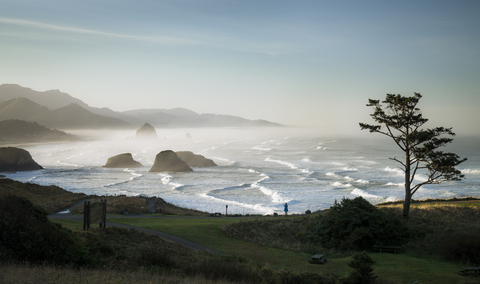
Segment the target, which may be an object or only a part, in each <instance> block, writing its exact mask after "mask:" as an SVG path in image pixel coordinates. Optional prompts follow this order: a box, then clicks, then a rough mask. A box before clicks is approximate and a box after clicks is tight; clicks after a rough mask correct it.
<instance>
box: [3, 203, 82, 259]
mask: <svg viewBox="0 0 480 284" xmlns="http://www.w3.org/2000/svg"><path fill="white" fill-rule="evenodd" d="M0 252H2V254H3V258H6V259H8V260H14V261H21V262H23V261H26V262H29V263H44V262H46V263H53V264H73V265H82V264H87V263H89V259H88V255H87V249H86V247H85V246H84V245H83V244H82V243H81V242H80V241H79V240H78V239H77V238H76V237H75V235H74V234H73V233H72V232H71V231H70V230H68V229H66V228H63V227H62V226H61V225H60V224H53V223H51V222H50V221H49V220H48V218H47V214H46V212H45V210H44V209H43V208H40V207H37V206H34V205H33V204H32V203H31V202H30V201H29V200H27V199H26V198H23V197H18V196H13V195H8V196H2V197H1V199H0Z"/></svg>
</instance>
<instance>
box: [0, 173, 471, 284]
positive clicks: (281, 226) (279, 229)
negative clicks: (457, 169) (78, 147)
mask: <svg viewBox="0 0 480 284" xmlns="http://www.w3.org/2000/svg"><path fill="white" fill-rule="evenodd" d="M1 181H2V182H5V181H6V182H5V183H2V185H1V186H0V189H1V190H0V193H2V194H1V197H0V198H1V200H2V201H3V202H4V203H5V204H17V205H16V206H19V207H22V208H23V209H20V208H17V209H15V210H10V209H11V208H10V207H8V206H13V205H8V206H7V205H6V206H3V205H2V206H0V211H1V210H3V209H4V208H10V209H9V210H6V209H5V210H3V213H2V214H6V215H2V218H1V220H2V222H6V221H5V220H10V219H11V218H17V219H15V220H16V221H15V222H14V223H25V224H31V223H28V222H29V221H28V222H27V219H30V220H37V221H38V222H37V223H42V224H44V226H45V228H49V229H48V230H45V231H44V234H45V236H50V235H51V236H57V235H61V236H63V238H64V239H65V240H73V242H74V244H75V246H77V248H78V249H77V250H72V251H77V253H76V255H73V256H72V252H70V254H68V256H69V257H68V260H65V259H64V260H61V258H58V257H57V258H52V257H50V258H47V259H43V260H41V259H35V258H32V257H33V256H29V257H23V258H22V259H17V260H15V259H8V260H7V259H6V258H7V256H9V255H10V254H8V253H6V252H7V249H5V247H6V246H5V241H3V240H4V239H2V243H3V244H4V245H3V246H0V247H1V249H0V250H1V252H2V254H1V258H3V261H2V262H1V264H0V279H3V282H1V283H28V282H30V281H32V282H35V283H67V282H68V283H150V282H151V283H192V282H195V283H356V282H355V281H356V280H355V279H360V278H362V277H363V276H365V277H368V279H370V280H373V279H375V280H374V283H413V282H415V281H417V280H418V281H420V282H422V283H424V282H428V281H430V282H435V283H475V280H476V279H475V278H465V277H462V276H459V275H457V274H456V272H457V271H458V269H459V267H460V266H466V265H477V264H478V263H479V256H478V255H477V252H478V251H480V250H479V249H478V245H479V241H478V239H479V238H478V236H479V235H480V227H479V225H478V222H477V220H478V218H479V217H480V207H478V206H456V205H433V206H432V205H429V204H430V203H427V204H424V205H420V206H412V217H411V218H410V220H409V222H408V223H405V222H403V221H402V210H401V204H385V205H378V206H372V205H371V204H369V203H368V202H366V201H365V200H364V199H361V198H358V199H354V200H349V199H344V200H342V201H340V202H338V203H335V204H334V205H333V206H332V208H331V209H330V210H325V211H321V212H315V213H316V214H311V215H309V216H292V217H289V218H285V217H273V216H270V217H268V216H265V217H248V218H246V217H243V218H202V219H198V218H185V219H183V218H130V217H129V218H123V217H122V216H121V215H117V216H116V217H115V218H112V217H110V218H109V221H112V222H118V223H120V222H121V223H125V224H132V225H135V226H139V227H145V228H150V229H153V230H159V231H163V232H166V233H170V234H174V235H176V236H179V237H182V238H184V239H188V240H190V241H193V242H195V243H198V244H201V245H205V246H208V247H211V248H213V249H215V250H217V251H220V252H223V253H225V254H226V256H217V255H212V254H210V253H207V252H202V251H196V250H193V249H190V248H187V247H184V246H181V245H179V244H177V243H172V242H169V241H166V240H164V239H161V238H158V237H155V236H151V235H148V234H145V233H142V232H139V231H137V230H134V229H119V228H114V227H108V228H107V229H103V230H102V229H92V230H90V231H87V232H85V231H81V230H79V229H80V228H81V227H82V226H81V223H80V222H78V221H71V220H58V219H55V220H54V221H53V222H55V223H61V224H62V225H58V224H53V223H51V222H50V221H48V219H47V218H46V216H47V215H46V214H47V213H46V212H45V210H43V209H41V208H39V206H36V205H35V204H34V203H31V202H29V201H28V200H27V199H26V198H24V197H21V198H20V197H16V196H14V195H23V194H25V195H27V194H29V196H30V197H33V196H38V195H39V193H38V191H41V190H42V189H44V190H46V191H48V190H50V191H51V192H52V196H54V195H58V196H61V195H62V194H66V193H64V192H63V193H62V191H61V190H59V188H56V187H51V188H50V187H42V186H37V185H32V184H22V183H18V182H13V181H9V180H1ZM5 185H9V186H5ZM17 186H18V189H19V190H18V191H16V190H15V189H17ZM30 188H31V189H32V190H30ZM49 188H50V189H49ZM29 192H30V193H29ZM55 193H56V194H55ZM72 194H73V193H72ZM83 197H86V196H84V195H83V196H81V198H83ZM44 198H47V197H44ZM65 198H66V197H65ZM68 198H72V196H69V197H68ZM98 198H100V197H98ZM124 198H126V199H135V200H137V199H138V200H140V199H142V198H140V197H124ZM143 201H144V205H145V204H146V201H145V198H143ZM450 202H451V203H453V202H459V201H458V200H455V201H450ZM460 202H461V201H460ZM35 203H37V204H39V205H40V202H39V201H35ZM112 203H113V202H112ZM131 203H132V204H135V203H134V202H131ZM476 203H480V201H479V200H473V199H472V200H468V203H466V202H464V203H459V204H472V205H475V204H476ZM455 204H457V203H455ZM144 207H145V206H144ZM188 210H189V209H185V211H184V212H183V213H181V214H182V215H184V214H185V213H186V212H188ZM352 212H353V213H352ZM355 212H356V213H355ZM347 213H348V214H347ZM413 213H414V215H413ZM18 215H19V216H18ZM150 216H155V215H150ZM359 216H364V218H363V219H364V220H363V221H365V222H366V223H364V224H363V226H366V227H372V229H371V231H368V230H367V229H366V228H364V227H362V222H361V221H360V219H361V218H360V219H359ZM4 217H5V218H4ZM367 219H368V220H367ZM39 221H41V222H39ZM47 222H48V223H47ZM382 222H392V223H391V225H388V224H387V223H382ZM397 222H399V223H397ZM324 223H325V224H324ZM9 224H10V223H9ZM327 224H335V225H337V226H341V227H343V228H345V230H344V231H343V232H338V231H330V232H329V231H328V230H327V229H328V226H327ZM376 224H377V225H376ZM378 224H383V225H381V226H386V227H388V226H400V228H402V230H399V231H393V232H391V234H393V235H397V236H399V238H398V239H397V242H395V244H399V245H402V248H403V251H402V253H401V254H387V253H383V254H380V253H374V252H373V251H372V250H371V248H369V247H370V245H371V244H368V243H365V242H362V241H360V242H356V241H355V240H362V238H360V237H359V236H362V234H364V235H375V236H376V237H377V238H381V233H382V228H380V227H381V226H380V225H378ZM357 225H358V226H357ZM326 226H327V227H326ZM355 226H357V227H356V228H355ZM30 227H31V226H30ZM19 228H20V227H18V226H16V227H9V226H6V225H5V226H4V227H2V237H4V236H5V235H7V236H13V235H12V234H14V233H15V230H17V233H18V232H19V231H21V232H25V233H26V235H27V236H33V235H32V233H28V232H32V231H28V230H26V229H19ZM25 228H28V226H26V227H25ZM320 228H322V229H320ZM347 228H349V230H351V232H350V233H348V232H347V231H348V230H346V229H347ZM5 232H7V233H5ZM340 233H345V235H344V236H342V234H340ZM383 233H385V232H383ZM20 235H21V234H20ZM24 235H25V234H24ZM227 235H228V236H227ZM324 235H326V236H334V237H335V239H337V238H338V239H343V241H339V242H332V238H331V237H330V238H328V237H327V238H324ZM352 235H354V236H355V238H354V239H352ZM14 239H15V238H10V239H9V240H10V241H12V240H14ZM53 239H54V238H53V237H52V238H49V237H41V238H33V237H32V238H29V240H30V241H31V243H32V244H35V243H36V242H44V243H46V244H48V242H49V241H51V240H53ZM65 242H66V241H65ZM349 242H351V243H352V244H350V245H347V244H348V243H349ZM385 244H386V243H385ZM44 247H45V248H49V247H50V248H51V245H44ZM17 248H18V249H20V250H21V249H24V250H25V249H26V248H25V247H24V248H22V246H19V247H17ZM31 248H32V246H30V250H31V252H30V253H32V254H36V253H37V252H41V251H40V250H36V249H31ZM467 248H470V249H467ZM61 249H62V248H61V247H59V249H58V253H60V252H61V251H62V250H61ZM364 251H365V253H364ZM47 252H48V250H47ZM85 252H87V253H86V254H85ZM50 253H53V252H50ZM313 253H323V254H327V256H328V262H327V264H324V265H312V264H309V263H308V261H307V260H308V258H309V257H310V256H311V255H312V254H313ZM43 254H45V255H47V254H46V253H45V252H43ZM353 256H355V257H353ZM352 257H353V258H352ZM355 271H357V272H358V273H359V274H358V273H356V272H355ZM362 271H363V272H362ZM362 275H363V276H362ZM362 279H363V278H362ZM352 281H353V282H352ZM477 282H478V281H477Z"/></svg>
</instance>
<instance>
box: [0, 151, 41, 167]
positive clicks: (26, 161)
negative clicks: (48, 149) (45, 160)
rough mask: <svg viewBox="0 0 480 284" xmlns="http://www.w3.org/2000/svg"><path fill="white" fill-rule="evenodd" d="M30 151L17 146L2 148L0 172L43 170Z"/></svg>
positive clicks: (0, 152)
mask: <svg viewBox="0 0 480 284" xmlns="http://www.w3.org/2000/svg"><path fill="white" fill-rule="evenodd" d="M41 169H43V167H42V166H40V165H39V164H37V163H36V162H35V161H34V160H33V159H32V156H31V155H30V153H29V152H28V151H26V150H24V149H20V148H15V147H2V148H0V172H17V171H34V170H41Z"/></svg>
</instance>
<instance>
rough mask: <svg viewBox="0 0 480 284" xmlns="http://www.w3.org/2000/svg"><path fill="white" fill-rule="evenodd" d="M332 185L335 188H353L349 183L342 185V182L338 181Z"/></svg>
mask: <svg viewBox="0 0 480 284" xmlns="http://www.w3.org/2000/svg"><path fill="white" fill-rule="evenodd" d="M332 185H333V186H334V187H342V188H347V187H351V186H352V185H351V184H349V183H341V182H338V181H336V182H334V183H333V184H332Z"/></svg>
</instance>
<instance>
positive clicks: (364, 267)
mask: <svg viewBox="0 0 480 284" xmlns="http://www.w3.org/2000/svg"><path fill="white" fill-rule="evenodd" d="M352 258H353V260H352V261H350V262H349V263H348V266H350V267H351V268H353V269H354V271H352V272H351V273H350V274H349V275H348V276H347V277H346V278H344V279H342V280H341V282H342V283H344V284H350V283H351V284H369V283H373V281H375V279H376V278H377V276H375V275H374V274H373V270H374V269H373V268H372V265H374V264H375V261H374V260H373V259H372V258H371V257H370V256H369V255H368V254H367V253H366V252H362V253H356V254H354V255H353V256H352Z"/></svg>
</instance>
